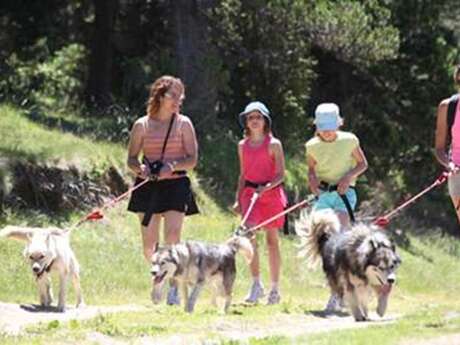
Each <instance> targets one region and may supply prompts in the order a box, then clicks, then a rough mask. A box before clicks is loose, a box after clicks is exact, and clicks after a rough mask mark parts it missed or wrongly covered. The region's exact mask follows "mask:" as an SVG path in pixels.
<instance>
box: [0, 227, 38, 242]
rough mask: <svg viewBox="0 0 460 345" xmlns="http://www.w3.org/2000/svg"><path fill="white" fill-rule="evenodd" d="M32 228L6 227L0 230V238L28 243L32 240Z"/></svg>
mask: <svg viewBox="0 0 460 345" xmlns="http://www.w3.org/2000/svg"><path fill="white" fill-rule="evenodd" d="M34 230H35V229H34V228H30V227H26V226H14V225H7V226H5V227H4V228H3V229H2V230H0V237H7V238H14V239H16V240H20V241H28V240H29V239H30V238H32V235H33V232H34Z"/></svg>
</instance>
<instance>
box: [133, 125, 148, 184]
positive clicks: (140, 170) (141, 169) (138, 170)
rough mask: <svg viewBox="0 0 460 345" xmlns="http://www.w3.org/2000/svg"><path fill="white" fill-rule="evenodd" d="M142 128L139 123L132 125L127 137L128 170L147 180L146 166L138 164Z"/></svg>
mask: <svg viewBox="0 0 460 345" xmlns="http://www.w3.org/2000/svg"><path fill="white" fill-rule="evenodd" d="M142 134H143V126H142V123H141V122H138V121H137V122H136V123H134V125H133V128H132V130H131V133H130V136H129V144H128V161H127V164H128V168H129V169H131V171H133V172H134V173H135V174H137V175H139V176H140V177H143V178H147V177H148V175H149V174H150V171H149V168H148V166H146V165H145V164H141V163H140V162H139V153H140V152H141V149H142V141H143V136H142Z"/></svg>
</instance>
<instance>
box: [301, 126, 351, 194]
mask: <svg viewBox="0 0 460 345" xmlns="http://www.w3.org/2000/svg"><path fill="white" fill-rule="evenodd" d="M305 147H306V151H307V155H310V156H311V157H312V158H313V159H314V160H315V161H316V167H315V168H316V169H315V170H316V176H317V177H318V179H319V180H320V181H324V182H327V183H329V184H332V185H335V184H337V183H338V182H339V180H340V179H341V178H342V176H343V175H345V174H346V173H347V172H348V171H350V170H351V169H353V168H354V167H355V166H356V164H357V162H356V160H355V158H354V157H353V155H352V153H353V151H354V150H355V149H356V148H357V147H359V139H358V138H357V137H356V135H354V134H353V133H350V132H342V131H337V138H336V139H335V140H334V141H332V142H325V141H323V140H321V139H320V138H319V137H318V136H315V137H314V138H311V139H310V140H308V141H307V143H306V144H305ZM355 183H356V181H355V180H353V181H352V182H351V186H354V185H355Z"/></svg>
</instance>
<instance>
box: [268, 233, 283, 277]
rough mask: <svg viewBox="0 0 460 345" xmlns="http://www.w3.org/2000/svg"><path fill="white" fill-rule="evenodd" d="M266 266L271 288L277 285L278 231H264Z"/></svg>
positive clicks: (278, 273) (278, 267)
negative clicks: (268, 270)
mask: <svg viewBox="0 0 460 345" xmlns="http://www.w3.org/2000/svg"><path fill="white" fill-rule="evenodd" d="M265 233H266V239H267V249H268V264H269V268H270V278H271V283H272V286H273V284H276V285H278V282H279V276H280V266H281V256H280V248H279V240H278V229H270V230H266V232H265Z"/></svg>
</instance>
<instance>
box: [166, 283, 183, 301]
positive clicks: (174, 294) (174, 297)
mask: <svg viewBox="0 0 460 345" xmlns="http://www.w3.org/2000/svg"><path fill="white" fill-rule="evenodd" d="M166 304H167V305H179V304H180V299H179V291H178V289H177V286H170V287H169V291H168V297H167V299H166Z"/></svg>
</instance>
